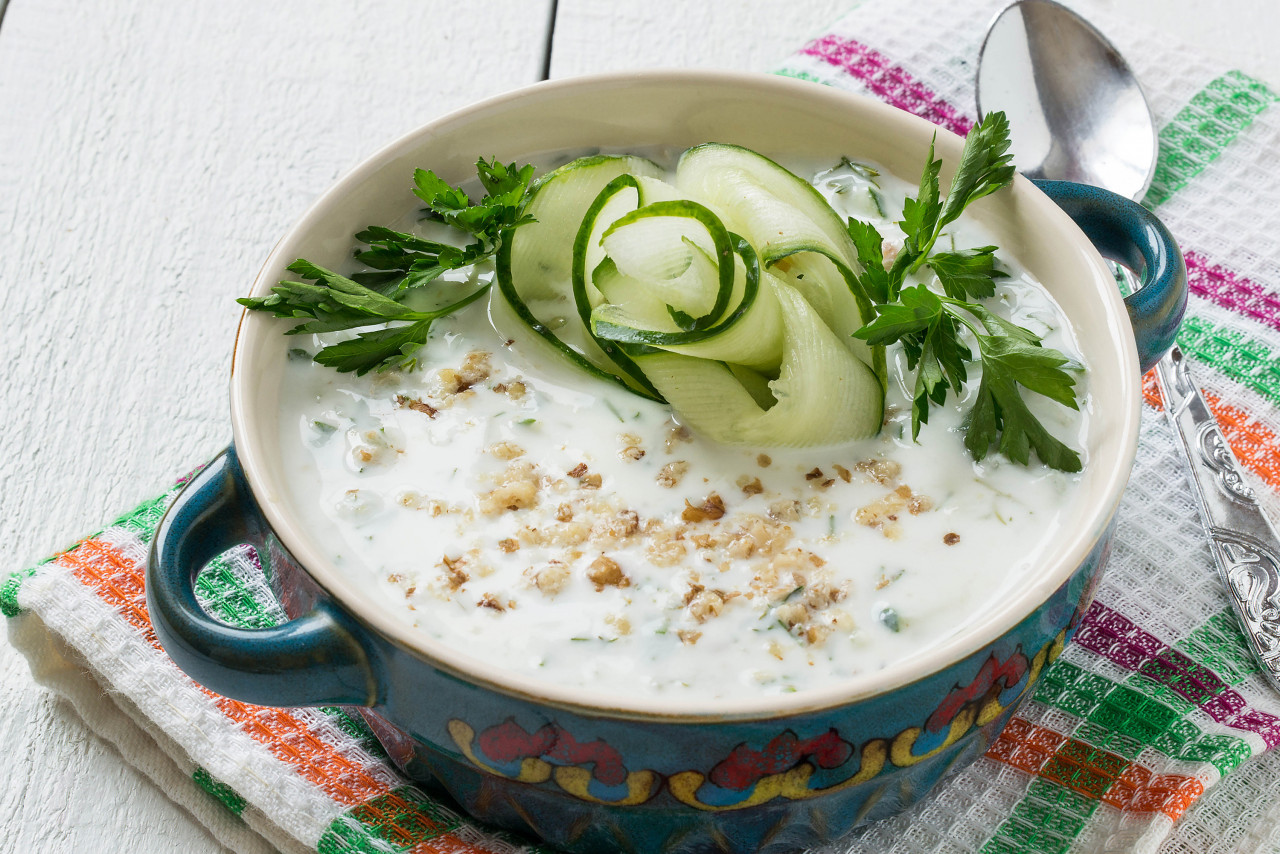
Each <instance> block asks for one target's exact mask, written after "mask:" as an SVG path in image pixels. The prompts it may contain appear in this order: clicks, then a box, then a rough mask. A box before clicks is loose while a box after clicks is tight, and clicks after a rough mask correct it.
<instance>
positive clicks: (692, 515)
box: [680, 492, 724, 522]
mask: <svg viewBox="0 0 1280 854" xmlns="http://www.w3.org/2000/svg"><path fill="white" fill-rule="evenodd" d="M722 516H724V499H723V498H721V497H720V496H719V495H718V494H716V493H714V492H713V493H711V494H710V495H708V496H707V497H706V500H704V501H703V502H702V504H701V505H700V506H698V507H694V506H693V505H692V504H690V503H689V499H687V498H686V499H685V500H684V510H682V511H681V512H680V518H681V519H683V520H684V521H686V522H703V521H708V520H710V521H715V520H716V519H719V518H721V517H722Z"/></svg>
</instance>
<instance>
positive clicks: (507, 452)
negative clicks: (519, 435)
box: [485, 442, 524, 461]
mask: <svg viewBox="0 0 1280 854" xmlns="http://www.w3.org/2000/svg"><path fill="white" fill-rule="evenodd" d="M485 450H487V451H488V452H489V453H490V454H492V455H493V456H495V457H497V458H498V459H500V460H508V461H509V460H514V459H515V458H516V457H522V456H524V448H522V447H520V446H519V445H517V444H516V443H515V442H498V443H497V444H494V445H490V446H489V447H488V448H486V449H485Z"/></svg>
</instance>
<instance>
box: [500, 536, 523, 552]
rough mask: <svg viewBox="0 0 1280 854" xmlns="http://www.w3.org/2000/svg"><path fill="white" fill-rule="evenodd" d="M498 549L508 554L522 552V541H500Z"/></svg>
mask: <svg viewBox="0 0 1280 854" xmlns="http://www.w3.org/2000/svg"><path fill="white" fill-rule="evenodd" d="M498 548H499V549H501V550H502V551H504V552H506V553H507V554H511V553H512V552H514V551H519V550H520V541H519V540H514V539H512V538H511V537H507V538H506V539H505V540H498Z"/></svg>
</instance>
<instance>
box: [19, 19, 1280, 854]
mask: <svg viewBox="0 0 1280 854" xmlns="http://www.w3.org/2000/svg"><path fill="white" fill-rule="evenodd" d="M0 2H3V0H0ZM1106 2H1107V3H1108V4H1109V5H1110V6H1111V7H1113V8H1114V9H1115V11H1117V12H1121V13H1124V14H1126V15H1130V16H1138V15H1146V16H1148V18H1149V20H1150V25H1151V26H1152V27H1153V28H1156V29H1162V30H1165V31H1168V32H1172V33H1173V34H1175V35H1177V36H1179V37H1181V38H1183V39H1189V40H1194V41H1196V42H1197V43H1198V44H1199V45H1200V46H1201V48H1202V49H1203V50H1204V51H1205V52H1207V53H1210V54H1213V55H1217V56H1219V57H1221V58H1223V59H1225V60H1227V61H1230V62H1232V63H1234V64H1235V65H1237V66H1238V67H1241V68H1242V69H1244V70H1246V71H1249V72H1250V73H1253V74H1255V75H1258V76H1261V77H1263V78H1264V79H1269V80H1271V81H1273V82H1276V83H1280V54H1275V53H1273V52H1272V45H1273V44H1274V41H1275V39H1276V36H1277V35H1278V34H1280V9H1277V7H1276V6H1275V4H1274V3H1273V2H1272V0H1220V2H1218V3H1214V4H1208V3H1202V2H1201V0H1106ZM548 3H549V0H537V2H528V0H471V2H467V3H461V2H444V0H324V2H306V0H272V2H269V3H262V2H258V0H223V2H219V3H205V4H196V3H181V4H178V3H168V2H163V0H117V2H112V3H96V4H95V3H74V2H71V0H12V2H10V3H9V6H8V9H7V12H6V15H5V18H4V22H3V27H0V283H3V288H0V309H2V310H3V316H4V317H6V318H8V328H7V333H8V334H7V335H6V336H4V340H3V343H2V344H0V358H3V359H4V363H5V364H6V366H7V370H6V371H4V373H3V375H2V376H0V395H2V396H3V397H2V399H0V402H2V403H3V405H4V407H5V411H6V412H7V413H8V414H9V416H10V418H9V423H8V425H7V429H6V430H4V431H0V454H3V457H2V458H3V459H4V460H5V462H4V464H3V465H2V466H0V496H2V498H0V500H2V501H3V507H4V519H5V528H4V530H5V537H4V543H5V545H4V550H3V552H2V553H0V571H8V570H11V569H17V568H19V567H22V566H25V565H28V564H30V563H32V562H34V561H35V560H37V559H39V558H41V557H43V556H45V555H46V554H48V553H49V552H50V551H51V550H53V549H54V548H57V547H59V546H62V545H66V544H68V543H70V542H71V541H72V540H73V539H74V538H75V537H78V536H80V535H82V534H84V533H86V532H87V531H89V530H90V529H92V528H93V527H94V526H96V525H98V524H100V523H101V522H102V521H103V520H104V519H105V518H106V517H107V516H108V515H110V514H112V513H115V512H120V511H124V510H126V509H128V508H129V507H131V506H132V505H133V504H134V503H136V502H137V501H139V500H141V499H143V498H146V497H148V496H150V495H151V494H153V493H154V492H155V491H156V490H157V488H158V487H160V486H161V485H163V484H165V483H167V482H169V481H170V480H172V479H173V478H174V477H176V476H177V475H179V474H181V473H182V472H183V471H184V470H186V469H187V468H189V467H191V466H192V465H193V464H195V463H196V462H198V461H200V460H203V459H206V458H208V457H209V456H211V455H212V454H213V453H215V452H216V451H217V450H218V449H219V448H221V447H222V445H223V444H225V442H226V441H227V440H228V438H229V426H228V421H227V417H226V370H227V365H228V360H229V352H230V346H231V340H232V336H233V334H234V329H235V324H236V322H237V319H238V311H237V310H236V307H235V306H234V304H233V303H232V302H231V300H232V298H233V297H234V296H235V295H237V294H240V293H242V292H243V291H244V290H245V288H246V287H247V286H248V284H249V282H250V281H251V280H252V278H253V276H254V274H255V272H256V270H257V267H258V265H259V264H260V263H261V261H262V259H264V258H265V256H266V254H267V251H268V250H269V248H270V246H271V244H272V243H273V242H274V240H275V239H276V238H277V237H278V236H279V235H280V234H282V233H283V232H284V230H285V229H286V228H287V227H288V226H289V225H290V224H291V223H292V221H293V220H294V219H295V218H296V217H297V216H298V215H299V214H300V213H301V212H302V211H303V210H304V208H305V207H306V205H307V204H308V203H309V202H310V201H311V200H312V199H313V198H315V196H316V195H317V194H318V193H320V192H321V191H322V190H323V189H324V188H325V187H326V186H327V185H328V184H329V183H330V182H331V181H332V180H333V179H334V178H336V177H337V176H338V175H340V174H341V173H342V172H344V171H345V170H346V169H348V168H349V167H351V166H353V165H354V164H355V163H356V162H358V161H359V160H360V159H361V158H362V157H364V156H365V155H366V154H368V153H370V152H371V151H372V150H373V149H374V148H375V147H377V146H378V145H380V144H382V143H383V142H386V141H388V140H389V139H390V138H392V137H394V136H395V135H397V134H399V133H401V132H403V131H406V130H408V129H410V128H412V127H414V126H416V125H418V124H420V123H422V122H423V121H426V120H427V119H430V118H432V117H434V116H437V115H439V114H441V113H442V112H445V111H447V110H449V109H452V108H454V107H458V106H461V105H463V104H465V103H467V102H469V101H473V100H475V99H477V98H480V97H483V96H486V95H491V94H496V93H498V92H500V91H504V90H507V89H510V88H512V87H515V86H518V85H523V84H525V83H529V82H532V81H533V80H534V79H536V77H537V76H538V73H539V71H540V69H541V65H542V51H543V44H544V41H543V39H544V26H545V21H546V16H547V11H548ZM853 5H855V3H854V2H853V0H788V2H785V3H781V2H779V0H740V2H734V3H724V2H722V3H705V2H695V1H694V0H644V2H635V0H625V2H621V0H620V1H619V2H607V3H606V2H600V0H559V15H558V22H557V27H556V31H555V39H554V42H553V53H552V62H551V71H552V76H555V77H565V76H571V75H576V74H583V73H590V72H596V71H604V70H617V69H625V68H640V67H656V66H668V67H671V66H713V67H723V68H739V69H763V68H769V67H771V66H773V65H775V64H777V63H778V62H779V61H780V60H781V59H782V58H784V57H785V56H786V55H787V54H788V53H790V52H791V51H792V50H794V49H795V48H796V47H797V46H798V45H800V44H802V43H803V42H804V41H805V40H806V39H807V38H809V37H810V36H812V35H813V34H814V33H816V32H818V31H820V30H821V29H822V27H823V26H824V25H825V24H827V23H828V22H829V21H830V20H832V19H833V18H835V17H836V16H837V15H839V14H840V13H842V12H844V11H845V10H847V9H848V8H850V7H851V6H853ZM904 7H905V8H908V9H909V0H904ZM780 10H782V11H781V13H780ZM908 17H909V15H908ZM904 26H909V21H906V22H904ZM0 679H2V681H0V745H3V746H4V748H5V752H6V761H5V762H4V763H2V764H0V781H2V782H0V852H44V851H77V850H78V851H85V852H97V851H132V852H139V854H152V852H172V851H191V852H207V851H216V850H218V847H219V846H217V844H216V843H215V842H214V841H213V840H212V839H211V838H210V837H209V836H208V835H207V834H206V833H205V832H204V831H203V830H202V829H201V828H200V827H199V826H198V825H197V824H195V822H193V821H192V820H191V819H190V818H189V817H188V816H187V815H186V814H185V813H184V812H182V811H181V810H180V809H179V808H177V807H175V806H174V805H173V804H172V803H171V802H170V801H169V800H168V799H167V798H166V797H165V795H164V794H163V793H162V792H161V791H159V790H158V789H157V788H155V787H153V786H151V785H150V784H149V783H147V782H146V780H145V779H144V778H143V777H142V776H141V775H139V774H137V773H136V772H134V771H133V770H132V769H130V768H129V767H128V766H127V765H126V764H125V763H124V762H123V761H121V759H120V758H119V757H118V756H117V755H115V754H114V752H113V751H112V750H111V749H110V748H108V747H106V746H104V744H103V743H102V742H100V741H98V740H97V739H96V738H94V737H93V736H91V735H89V734H88V731H87V730H86V729H84V727H83V726H82V725H81V724H80V723H79V722H78V721H77V720H75V718H74V716H72V715H71V714H70V713H69V712H68V711H67V710H66V709H65V708H64V707H63V706H61V705H59V704H58V703H56V702H54V701H52V700H51V699H50V697H49V695H47V694H45V693H44V692H42V691H40V690H39V689H37V688H36V687H35V685H34V683H33V682H32V681H31V677H30V675H29V674H28V672H27V667H26V664H25V661H24V660H22V659H21V658H20V657H19V656H18V655H17V654H16V653H15V652H14V651H13V650H12V649H11V648H10V647H9V646H8V645H7V644H4V643H0Z"/></svg>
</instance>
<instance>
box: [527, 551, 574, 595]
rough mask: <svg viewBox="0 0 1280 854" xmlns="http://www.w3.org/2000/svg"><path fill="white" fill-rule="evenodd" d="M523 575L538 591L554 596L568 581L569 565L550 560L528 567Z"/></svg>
mask: <svg viewBox="0 0 1280 854" xmlns="http://www.w3.org/2000/svg"><path fill="white" fill-rule="evenodd" d="M524 575H525V577H526V578H528V579H529V580H530V581H531V582H532V583H533V586H534V587H536V588H537V589H538V591H539V592H540V593H542V594H544V595H546V596H555V595H556V594H557V593H559V592H560V591H561V590H563V589H564V586H565V584H567V583H568V581H569V567H568V566H566V565H565V564H564V563H562V562H561V561H558V560H551V561H548V562H547V564H546V566H541V567H533V566H531V567H529V568H528V569H526V570H525V571H524Z"/></svg>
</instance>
